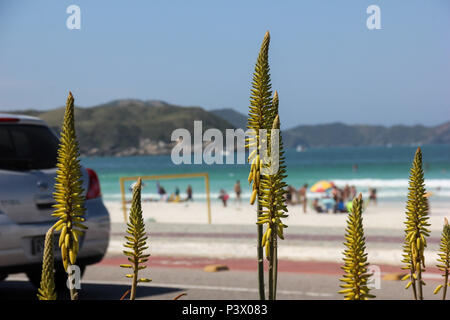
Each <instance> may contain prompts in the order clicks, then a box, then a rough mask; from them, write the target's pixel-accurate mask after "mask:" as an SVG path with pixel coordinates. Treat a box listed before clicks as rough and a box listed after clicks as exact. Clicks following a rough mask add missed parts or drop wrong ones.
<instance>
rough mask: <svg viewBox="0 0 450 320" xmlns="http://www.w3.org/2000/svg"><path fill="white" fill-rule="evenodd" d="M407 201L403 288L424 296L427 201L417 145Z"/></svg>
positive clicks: (415, 294) (421, 298) (418, 296)
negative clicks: (405, 271) (404, 285)
mask: <svg viewBox="0 0 450 320" xmlns="http://www.w3.org/2000/svg"><path fill="white" fill-rule="evenodd" d="M408 190H409V192H408V201H407V204H406V221H405V226H406V227H405V241H404V245H403V260H402V262H403V263H405V264H406V266H405V267H403V269H406V270H409V274H407V275H406V276H405V277H404V278H403V280H409V282H408V283H407V285H406V287H405V288H406V289H408V288H409V287H411V288H412V290H413V296H414V299H416V300H423V289H422V286H423V285H425V282H424V281H423V279H422V273H423V272H424V271H425V257H424V251H425V248H426V247H427V240H426V237H429V236H430V230H428V229H427V227H428V226H430V224H429V223H428V201H427V198H426V197H425V193H426V191H425V184H424V174H423V169H422V151H421V150H420V148H417V151H416V154H415V156H414V161H413V163H412V166H411V171H410V176H409V188H408Z"/></svg>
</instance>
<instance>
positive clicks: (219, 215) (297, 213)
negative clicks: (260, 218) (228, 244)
mask: <svg viewBox="0 0 450 320" xmlns="http://www.w3.org/2000/svg"><path fill="white" fill-rule="evenodd" d="M105 205H106V207H107V208H108V210H109V213H110V215H111V221H112V222H119V223H120V222H124V215H123V210H122V204H121V203H120V202H106V203H105ZM142 208H143V214H144V219H145V220H148V219H151V220H152V221H155V222H158V223H185V224H207V223H208V213H207V206H206V203H205V202H190V203H166V202H144V203H143V205H142ZM430 208H431V209H430V223H431V227H430V228H431V230H441V229H442V224H443V219H444V217H446V216H447V217H450V202H444V201H437V202H433V201H431V205H430ZM288 209H289V217H288V218H287V219H286V220H285V221H286V224H287V225H289V226H305V227H306V226H310V227H342V228H344V227H345V225H346V214H344V213H339V214H328V213H322V214H318V213H315V212H313V211H312V209H310V208H308V212H307V213H306V214H304V213H303V212H302V208H301V207H300V206H298V205H294V206H291V207H288ZM255 214H256V213H255V206H251V205H249V204H247V203H244V202H243V203H242V204H241V205H236V204H234V203H233V202H231V203H229V204H228V206H227V207H226V208H224V207H223V206H222V204H221V203H218V202H213V203H211V221H212V224H231V225H254V224H255ZM363 219H364V227H365V228H366V229H370V228H376V229H403V222H404V220H405V204H404V203H402V202H380V203H378V205H377V206H373V205H371V206H368V207H367V209H366V210H365V211H364V218H363Z"/></svg>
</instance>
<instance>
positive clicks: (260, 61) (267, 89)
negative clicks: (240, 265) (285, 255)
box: [247, 32, 272, 300]
mask: <svg viewBox="0 0 450 320" xmlns="http://www.w3.org/2000/svg"><path fill="white" fill-rule="evenodd" d="M269 43H270V34H269V32H266V34H265V35H264V40H263V42H262V45H261V49H260V51H259V55H258V58H257V60H256V65H255V71H254V73H253V81H252V89H251V96H250V107H249V109H250V110H249V118H248V126H247V127H248V129H251V130H253V132H254V135H253V136H251V137H250V138H248V139H247V141H248V144H247V147H255V150H254V152H253V153H252V154H250V156H249V158H248V161H249V163H251V168H250V174H249V178H248V181H249V183H253V185H252V195H251V197H250V203H251V204H253V203H254V202H255V200H256V199H258V200H257V217H259V216H260V214H261V209H262V206H261V203H260V200H259V199H260V197H261V191H260V185H259V184H260V180H261V164H260V154H259V153H260V145H259V140H260V139H259V133H260V131H259V130H260V129H266V130H267V129H270V127H271V126H272V123H271V122H269V118H268V112H269V111H270V108H271V96H272V91H271V84H270V68H269ZM262 237H263V227H262V225H258V226H257V258H258V290H259V297H260V299H261V300H264V299H265V292H264V253H263V248H262V245H261V243H262Z"/></svg>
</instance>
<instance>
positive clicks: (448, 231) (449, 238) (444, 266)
mask: <svg viewBox="0 0 450 320" xmlns="http://www.w3.org/2000/svg"><path fill="white" fill-rule="evenodd" d="M439 249H440V252H439V258H438V259H437V260H438V261H439V264H438V265H437V267H438V269H439V270H441V271H442V272H443V273H444V274H443V275H442V277H444V283H443V284H440V285H438V286H437V287H436V289H434V294H438V293H439V291H440V290H441V289H443V290H442V300H445V299H446V297H447V288H448V287H449V286H450V282H449V279H448V275H449V271H450V226H449V225H448V220H447V218H444V229H443V230H442V237H441V243H440V246H439Z"/></svg>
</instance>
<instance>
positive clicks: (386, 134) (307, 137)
mask: <svg viewBox="0 0 450 320" xmlns="http://www.w3.org/2000/svg"><path fill="white" fill-rule="evenodd" d="M283 140H284V143H285V145H286V146H287V147H296V146H298V145H302V146H306V147H330V146H383V145H411V144H414V145H420V144H450V122H448V123H445V124H443V125H440V126H436V127H425V126H421V125H415V126H404V125H396V126H392V127H385V126H371V125H346V124H343V123H330V124H321V125H301V126H297V127H295V128H292V129H289V130H285V131H283Z"/></svg>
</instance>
